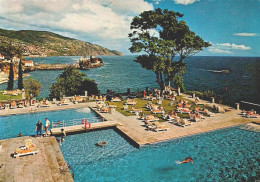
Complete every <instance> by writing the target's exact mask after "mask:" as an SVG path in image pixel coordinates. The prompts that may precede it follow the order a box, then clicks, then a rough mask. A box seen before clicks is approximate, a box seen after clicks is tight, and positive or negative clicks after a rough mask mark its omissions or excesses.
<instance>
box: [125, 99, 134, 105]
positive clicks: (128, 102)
mask: <svg viewBox="0 0 260 182" xmlns="http://www.w3.org/2000/svg"><path fill="white" fill-rule="evenodd" d="M125 104H127V105H135V104H136V101H135V100H134V99H127V100H126V103H125Z"/></svg>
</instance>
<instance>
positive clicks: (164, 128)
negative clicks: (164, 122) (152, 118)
mask: <svg viewBox="0 0 260 182" xmlns="http://www.w3.org/2000/svg"><path fill="white" fill-rule="evenodd" d="M169 129H170V128H169V127H167V126H159V127H156V128H154V129H153V131H156V132H158V131H168V130H169Z"/></svg>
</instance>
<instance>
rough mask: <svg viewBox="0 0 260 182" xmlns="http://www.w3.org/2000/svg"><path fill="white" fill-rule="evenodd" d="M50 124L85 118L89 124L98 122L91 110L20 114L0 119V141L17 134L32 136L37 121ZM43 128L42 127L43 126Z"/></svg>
mask: <svg viewBox="0 0 260 182" xmlns="http://www.w3.org/2000/svg"><path fill="white" fill-rule="evenodd" d="M46 117H47V118H48V119H49V121H50V122H52V121H53V122H55V123H56V122H57V121H62V120H65V121H69V120H72V119H79V120H80V119H82V118H87V120H88V121H89V122H91V123H93V122H100V121H101V120H100V119H98V117H97V115H96V113H95V112H93V111H91V110H87V112H86V110H84V109H76V110H61V111H52V112H39V113H35V114H21V115H10V116H6V117H0V140H1V139H6V138H13V137H16V136H17V135H18V134H19V133H22V134H23V135H25V136H26V135H34V134H35V125H36V123H37V122H38V120H41V122H42V123H43V124H45V118H46ZM43 126H44V125H43Z"/></svg>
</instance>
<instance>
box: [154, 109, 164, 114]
mask: <svg viewBox="0 0 260 182" xmlns="http://www.w3.org/2000/svg"><path fill="white" fill-rule="evenodd" d="M152 113H153V114H163V113H165V111H164V110H163V109H162V110H160V109H155V110H152Z"/></svg>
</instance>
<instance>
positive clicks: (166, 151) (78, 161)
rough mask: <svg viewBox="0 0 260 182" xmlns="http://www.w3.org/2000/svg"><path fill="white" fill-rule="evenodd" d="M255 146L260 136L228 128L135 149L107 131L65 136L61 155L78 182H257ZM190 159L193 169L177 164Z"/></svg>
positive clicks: (257, 150) (259, 155)
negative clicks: (103, 143) (192, 161)
mask: <svg viewBox="0 0 260 182" xmlns="http://www.w3.org/2000/svg"><path fill="white" fill-rule="evenodd" d="M99 141H107V143H108V144H107V145H106V146H104V147H98V146H96V145H95V144H96V143H97V142H99ZM259 142H260V133H255V132H248V131H244V130H241V129H239V128H229V129H223V130H218V131H214V132H210V133H205V134H199V135H194V136H191V137H185V138H181V139H176V140H171V141H167V142H163V143H159V144H154V145H149V146H145V147H141V148H140V149H136V148H134V147H133V146H131V145H130V144H129V143H128V142H127V141H125V140H124V139H123V138H121V137H120V135H119V134H117V133H116V132H115V131H114V130H113V129H108V130H101V131H96V132H88V133H82V134H76V135H69V136H67V137H66V139H65V142H63V143H62V145H61V150H62V153H63V155H64V158H65V160H66V162H67V164H69V165H70V167H71V172H72V173H73V174H74V179H75V181H76V182H83V181H90V182H91V181H118V182H121V181H122V182H125V181H144V182H145V181H149V182H150V181H151V182H152V181H154V182H155V181H156V182H157V181H169V182H170V181H255V180H257V179H258V180H259V179H260V173H259V172H260V167H259V166H260V165H259V163H260V160H259V158H260V145H259ZM188 156H191V157H192V158H193V160H194V164H190V163H188V164H181V165H179V164H177V161H181V160H183V159H184V158H186V157H188Z"/></svg>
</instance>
